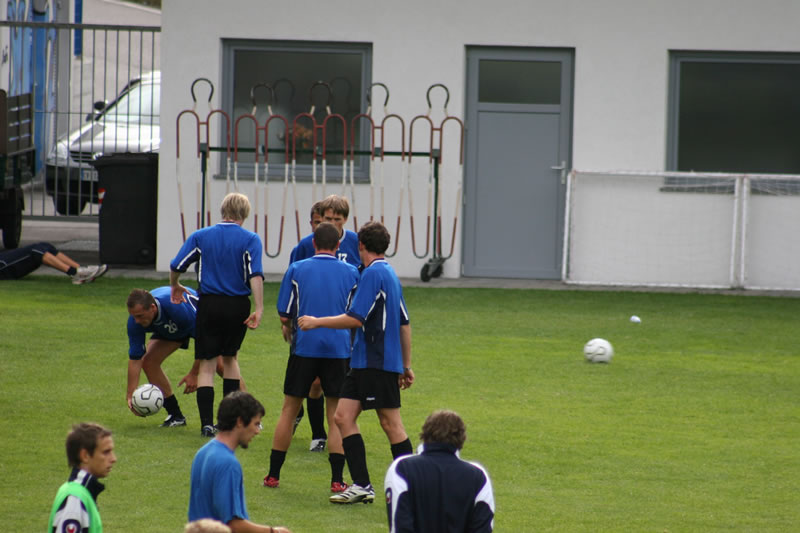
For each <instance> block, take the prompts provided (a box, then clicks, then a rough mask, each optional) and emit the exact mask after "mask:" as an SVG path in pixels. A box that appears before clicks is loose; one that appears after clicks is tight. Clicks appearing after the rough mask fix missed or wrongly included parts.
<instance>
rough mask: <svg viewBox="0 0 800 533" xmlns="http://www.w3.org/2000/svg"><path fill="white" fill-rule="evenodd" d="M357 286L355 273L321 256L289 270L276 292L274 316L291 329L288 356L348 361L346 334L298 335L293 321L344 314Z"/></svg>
mask: <svg viewBox="0 0 800 533" xmlns="http://www.w3.org/2000/svg"><path fill="white" fill-rule="evenodd" d="M357 283H358V269H357V268H356V267H354V266H353V265H350V264H347V263H345V262H343V261H338V260H337V259H336V258H335V257H333V256H332V255H328V254H325V253H322V254H317V255H315V256H314V257H310V258H308V259H304V260H302V261H297V262H296V263H292V264H291V265H290V266H289V269H288V270H287V271H286V274H284V276H283V281H282V282H281V288H280V291H279V292H278V314H279V315H280V316H282V317H284V318H291V319H292V324H293V326H294V330H295V332H294V337H293V339H292V348H291V350H292V353H293V354H295V355H297V356H300V357H324V358H330V359H346V358H348V357H350V330H346V329H329V328H317V329H312V330H309V331H302V330H300V329H298V328H297V317H299V316H303V315H312V316H334V315H341V314H342V313H344V312H345V311H346V310H347V303H348V301H349V299H350V295H351V293H352V291H353V290H354V289H355V287H356V285H357Z"/></svg>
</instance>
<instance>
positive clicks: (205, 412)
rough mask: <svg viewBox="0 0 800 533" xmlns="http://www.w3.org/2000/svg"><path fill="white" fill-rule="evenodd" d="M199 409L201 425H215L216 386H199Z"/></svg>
mask: <svg viewBox="0 0 800 533" xmlns="http://www.w3.org/2000/svg"><path fill="white" fill-rule="evenodd" d="M197 411H198V412H199V413H200V427H203V426H213V425H214V387H197Z"/></svg>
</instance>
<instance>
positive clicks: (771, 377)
mask: <svg viewBox="0 0 800 533" xmlns="http://www.w3.org/2000/svg"><path fill="white" fill-rule="evenodd" d="M155 286H156V285H154V284H153V281H152V280H131V279H102V280H100V281H98V282H96V283H94V284H91V285H87V286H73V285H71V284H69V283H68V282H67V281H66V280H64V279H63V278H61V277H58V278H56V277H44V276H33V277H30V278H27V279H25V280H22V281H14V282H4V283H2V284H0V302H2V306H0V406H1V407H2V421H3V430H2V432H1V433H0V434H1V435H2V436H0V472H2V475H3V478H4V480H5V481H4V483H2V486H0V501H2V502H3V508H4V510H5V512H4V515H5V521H6V525H5V527H4V529H5V530H7V531H13V532H34V531H43V530H44V529H45V526H46V522H47V515H48V512H49V509H50V505H51V503H52V498H53V496H54V494H55V491H56V489H57V488H58V486H59V485H60V484H61V483H62V482H63V481H64V480H65V479H66V476H67V475H68V468H67V465H66V459H65V455H64V437H65V435H66V433H67V431H68V429H69V427H70V425H71V424H72V423H73V422H77V421H83V420H91V421H96V422H100V423H102V424H105V425H107V426H109V427H110V428H111V429H112V430H113V431H114V440H115V444H116V448H117V455H118V462H117V464H116V466H115V468H114V471H113V472H112V473H111V476H109V478H107V480H106V486H107V490H106V491H105V492H104V493H103V494H102V495H101V496H100V499H99V506H100V511H101V513H102V516H103V522H104V525H105V527H106V531H112V532H141V531H147V532H159V533H160V532H165V533H168V532H174V533H177V532H180V531H182V526H183V524H184V522H185V520H186V510H187V502H188V491H189V489H188V486H189V465H190V462H191V459H192V457H193V455H194V453H195V452H196V450H197V449H198V448H199V447H200V446H201V445H202V444H204V443H205V442H206V441H205V439H203V438H201V437H200V435H199V423H198V419H197V408H196V405H195V400H194V396H182V395H180V398H179V399H180V401H181V407H182V409H183V410H184V412H185V413H186V415H187V417H188V418H189V426H188V427H186V428H176V429H161V428H159V427H158V424H159V423H160V422H161V420H162V413H159V414H158V415H156V416H155V417H153V418H148V419H140V418H136V417H134V416H133V415H131V414H130V413H129V412H128V410H127V407H126V405H125V371H126V365H127V362H126V360H127V338H126V334H125V327H124V326H125V321H126V319H127V311H126V309H125V305H124V301H125V298H126V296H127V294H128V292H129V291H130V289H131V288H134V287H143V288H153V287H155ZM276 296H277V285H274V284H268V285H266V287H265V302H266V309H267V313H266V319H265V320H264V322H263V323H262V326H261V327H260V328H259V329H258V330H257V331H255V332H250V333H248V336H247V338H246V339H245V344H244V346H243V349H242V352H241V355H240V359H241V367H242V372H243V375H244V377H245V379H246V380H247V384H248V388H249V390H250V392H252V393H253V394H254V395H255V396H256V397H257V398H259V399H260V400H261V401H262V403H264V405H265V406H266V408H267V416H266V417H265V418H264V422H265V423H264V432H263V433H262V435H261V436H259V437H256V439H255V440H254V441H253V442H252V443H251V446H250V448H249V449H248V450H238V452H237V455H238V457H239V459H240V461H241V462H242V465H243V468H244V476H245V492H246V496H247V501H248V508H249V512H250V516H251V518H252V519H253V520H255V521H258V522H262V523H264V522H266V523H269V524H284V525H287V526H289V527H291V528H292V529H293V531H295V533H303V532H308V533H318V532H323V531H325V532H328V531H330V532H343V531H359V532H361V533H365V532H379V531H385V530H386V529H387V528H386V512H385V506H384V502H383V497H382V496H381V493H382V485H383V475H384V473H385V469H386V467H387V466H388V465H389V463H390V462H391V455H390V451H389V446H388V443H387V442H386V439H385V437H384V436H383V433H382V432H381V431H380V429H379V427H378V423H377V420H376V419H375V417H374V415H373V414H371V413H365V415H363V416H362V419H361V428H362V432H363V434H364V439H365V442H366V447H367V452H368V463H369V466H370V470H371V471H370V473H371V476H372V480H373V483H374V484H375V485H376V493H377V495H378V496H377V498H376V503H375V504H374V505H371V506H367V505H358V506H349V507H348V506H344V507H339V506H333V505H331V504H329V503H328V502H327V497H328V495H329V492H328V480H329V468H328V462H327V454H314V453H310V452H308V451H307V450H308V442H309V439H310V430H309V428H308V424H307V423H306V422H305V421H304V422H303V424H302V425H301V426H300V428H299V429H298V431H297V434H296V435H295V437H294V441H293V444H292V448H291V449H290V451H289V454H288V456H287V461H286V464H285V466H284V468H283V471H282V476H281V487H280V488H279V489H277V490H272V489H265V488H262V487H261V480H262V478H263V477H264V475H265V474H266V470H267V467H268V457H269V450H270V445H271V440H272V429H273V425H274V423H275V421H276V420H277V418H278V413H279V408H280V404H281V400H282V394H281V386H282V381H283V373H284V368H285V362H286V357H287V347H286V345H285V344H284V343H283V341H282V339H281V335H280V329H279V322H278V320H277V315H276V314H274V312H273V309H274V301H275V298H276ZM405 296H406V301H407V303H408V306H409V310H410V312H411V318H412V326H413V334H414V338H413V345H414V363H413V366H414V370H415V372H416V375H417V383H416V384H415V385H414V386H413V387H412V388H411V389H410V390H409V391H407V392H406V393H404V396H403V403H404V407H403V418H404V421H405V424H406V428H407V430H408V432H409V434H410V436H411V437H412V442H413V443H414V445H415V446H416V444H417V443H418V438H417V436H418V433H419V429H420V426H421V425H422V422H423V420H424V419H425V417H426V416H427V415H428V414H429V413H430V412H431V411H432V410H434V409H436V408H442V407H447V408H451V409H454V410H456V411H458V412H459V413H460V414H461V415H462V416H463V418H464V419H465V421H466V423H467V432H468V439H467V443H466V446H465V448H464V450H463V452H462V457H464V458H466V459H470V460H477V461H479V462H481V463H482V464H483V465H484V466H486V467H487V469H488V471H489V473H490V475H491V476H492V480H493V484H494V493H495V499H496V503H497V515H496V519H495V530H496V531H499V532H528V531H564V532H572V531H653V532H664V531H669V532H684V531H702V532H707V531H758V532H776V531H793V530H794V531H796V530H797V528H798V527H799V525H800V506H798V494H800V448H798V443H799V442H800V394H799V393H800V350H798V333H797V332H798V329H795V328H798V326H797V323H798V316H800V299H798V298H776V297H766V296H734V295H726V294H670V293H644V292H593V291H535V290H499V289H498V290H493V289H437V288H407V289H406V291H405ZM632 314H636V315H639V316H640V317H641V318H642V323H641V324H632V323H630V322H629V321H628V317H629V316H630V315H632ZM596 336H600V337H604V338H607V339H609V340H610V341H611V342H612V344H613V345H614V348H615V352H616V354H615V357H614V360H613V361H612V363H611V364H610V365H592V364H588V363H585V362H584V361H583V356H582V346H583V344H584V342H586V341H587V340H588V339H590V338H592V337H596ZM191 362H192V356H191V352H181V353H178V354H176V355H173V356H172V357H170V358H169V359H168V360H167V361H166V363H165V367H166V371H167V375H168V376H170V378H171V379H172V380H173V383H177V380H178V379H179V378H180V377H181V376H183V374H185V372H186V371H187V370H188V368H189V366H190V365H191ZM143 379H144V376H143ZM220 390H221V384H219V383H218V387H217V392H218V394H217V396H218V397H217V401H218V400H219V394H220ZM345 477H346V479H348V480H349V477H348V475H347V472H345Z"/></svg>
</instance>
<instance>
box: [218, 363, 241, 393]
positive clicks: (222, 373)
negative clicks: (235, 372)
mask: <svg viewBox="0 0 800 533" xmlns="http://www.w3.org/2000/svg"><path fill="white" fill-rule="evenodd" d="M236 358H237V361H238V358H239V356H238V355H237V356H236ZM217 375H218V376H219V377H221V378H222V379H225V366H224V365H223V364H222V356H221V355H220V356H219V357H217ZM239 390H240V391H245V392H247V385H246V384H245V382H244V378H243V377H242V375H241V370H240V371H239Z"/></svg>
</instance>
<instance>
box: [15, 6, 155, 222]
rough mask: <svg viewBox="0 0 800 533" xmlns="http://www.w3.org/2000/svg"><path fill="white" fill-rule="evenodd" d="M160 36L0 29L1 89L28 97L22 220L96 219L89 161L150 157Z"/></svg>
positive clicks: (135, 29) (81, 27) (145, 31)
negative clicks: (28, 161)
mask: <svg viewBox="0 0 800 533" xmlns="http://www.w3.org/2000/svg"><path fill="white" fill-rule="evenodd" d="M160 32H161V28H160V27H158V26H122V25H104V24H66V23H45V22H20V21H0V36H1V37H2V39H0V40H3V41H5V42H8V43H9V57H10V68H9V72H8V79H7V83H4V81H6V80H0V87H2V88H5V89H6V90H7V91H8V93H9V95H10V96H13V95H15V94H17V93H19V94H22V93H26V92H30V93H33V95H34V142H35V146H36V158H35V161H36V169H35V173H34V177H33V179H32V180H31V181H30V182H28V183H26V184H25V185H24V188H23V189H24V193H25V211H24V216H25V217H26V218H36V219H51V218H58V219H64V218H69V219H71V220H74V221H80V220H86V219H88V220H95V218H94V217H95V215H97V213H98V211H99V207H98V202H99V201H100V200H101V199H102V191H100V190H99V189H98V184H97V173H96V171H95V170H94V168H93V167H92V161H93V160H94V159H95V158H96V157H99V156H100V155H103V154H105V155H108V154H109V153H114V152H152V151H158V148H159V143H160V127H159V120H160V116H159V103H160V53H159V49H160V37H161V35H160ZM6 37H7V38H8V39H7V40H6Z"/></svg>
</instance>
